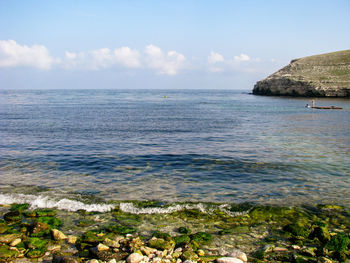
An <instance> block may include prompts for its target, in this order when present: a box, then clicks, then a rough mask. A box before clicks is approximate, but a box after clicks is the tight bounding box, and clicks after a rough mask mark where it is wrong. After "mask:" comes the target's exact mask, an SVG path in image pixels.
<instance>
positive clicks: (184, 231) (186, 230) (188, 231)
mask: <svg viewBox="0 0 350 263" xmlns="http://www.w3.org/2000/svg"><path fill="white" fill-rule="evenodd" d="M178 232H179V233H181V234H187V235H188V234H191V229H189V228H187V227H184V226H182V227H179V229H178Z"/></svg>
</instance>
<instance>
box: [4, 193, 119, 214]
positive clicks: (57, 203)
mask: <svg viewBox="0 0 350 263" xmlns="http://www.w3.org/2000/svg"><path fill="white" fill-rule="evenodd" d="M14 203H22V204H23V203H28V204H30V209H36V208H56V209H60V210H68V211H72V212H74V211H77V210H85V211H88V212H91V211H95V212H107V211H110V210H111V209H113V208H114V205H108V204H84V203H82V202H79V201H75V200H70V199H67V198H63V199H59V200H54V199H52V198H50V197H48V196H42V195H39V196H36V195H24V194H1V193H0V204H3V205H9V204H14Z"/></svg>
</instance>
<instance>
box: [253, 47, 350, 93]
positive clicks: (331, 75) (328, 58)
mask: <svg viewBox="0 0 350 263" xmlns="http://www.w3.org/2000/svg"><path fill="white" fill-rule="evenodd" d="M253 94H257V95H271V96H302V97H350V50H345V51H338V52H333V53H327V54H322V55H316V56H311V57H304V58H300V59H295V60H292V61H291V63H290V64H289V65H288V66H286V67H284V68H282V69H280V70H279V71H277V72H276V73H274V74H272V75H271V76H269V77H267V78H266V79H264V80H261V81H258V82H257V83H256V84H255V86H254V89H253Z"/></svg>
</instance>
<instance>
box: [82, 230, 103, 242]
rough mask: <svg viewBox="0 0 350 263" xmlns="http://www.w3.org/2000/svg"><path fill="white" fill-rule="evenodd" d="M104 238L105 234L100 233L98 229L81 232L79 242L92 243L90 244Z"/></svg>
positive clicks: (101, 240)
mask: <svg viewBox="0 0 350 263" xmlns="http://www.w3.org/2000/svg"><path fill="white" fill-rule="evenodd" d="M105 239H106V235H105V234H103V235H101V234H100V231H98V230H96V231H93V230H92V231H87V232H85V233H84V234H83V236H82V237H81V240H80V243H81V244H83V243H92V244H97V243H100V242H103V240H105Z"/></svg>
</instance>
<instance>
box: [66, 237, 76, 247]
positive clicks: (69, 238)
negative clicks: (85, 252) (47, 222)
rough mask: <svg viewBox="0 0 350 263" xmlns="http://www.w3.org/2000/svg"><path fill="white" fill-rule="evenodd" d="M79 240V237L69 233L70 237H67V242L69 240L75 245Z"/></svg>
mask: <svg viewBox="0 0 350 263" xmlns="http://www.w3.org/2000/svg"><path fill="white" fill-rule="evenodd" d="M77 240H78V237H76V236H72V235H69V236H68V239H67V242H68V243H69V244H72V245H74V244H75V243H76V242H77Z"/></svg>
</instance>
